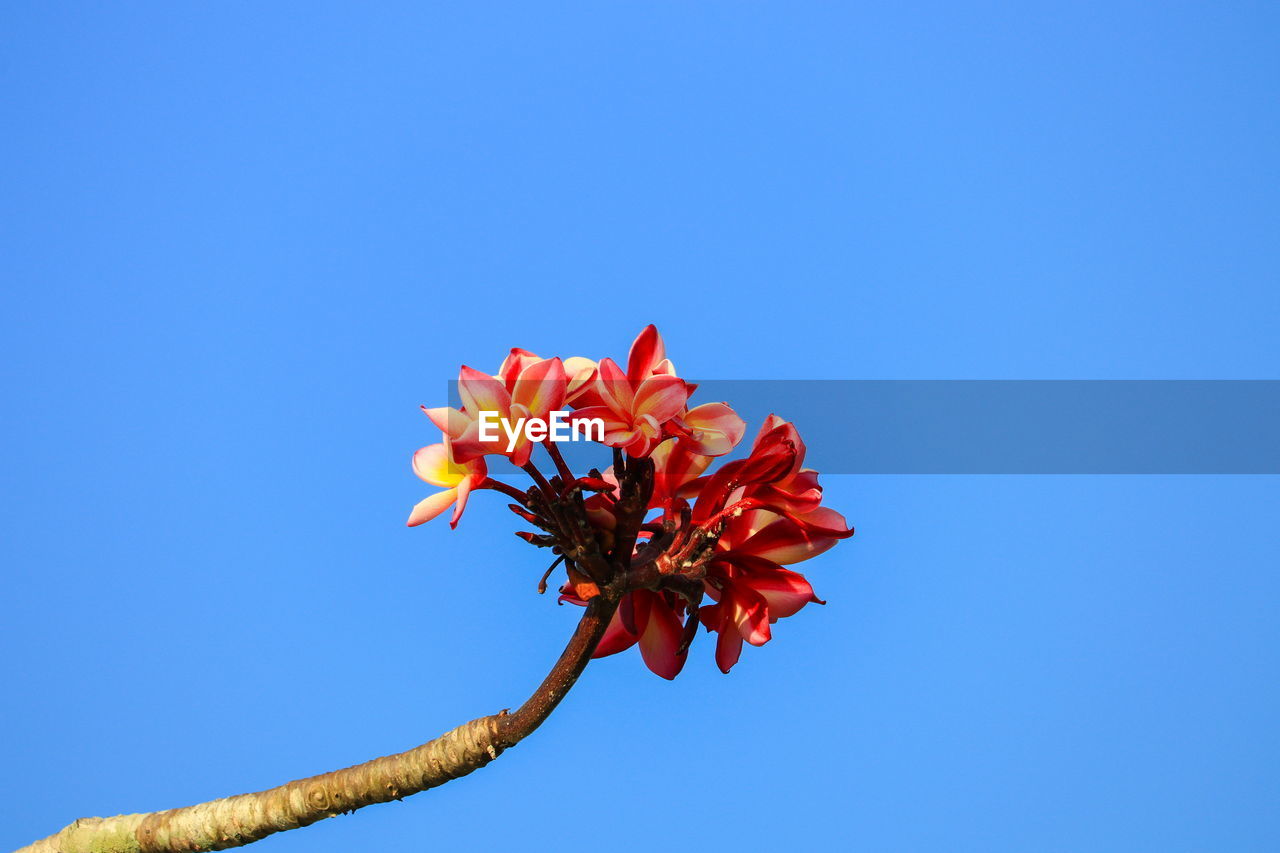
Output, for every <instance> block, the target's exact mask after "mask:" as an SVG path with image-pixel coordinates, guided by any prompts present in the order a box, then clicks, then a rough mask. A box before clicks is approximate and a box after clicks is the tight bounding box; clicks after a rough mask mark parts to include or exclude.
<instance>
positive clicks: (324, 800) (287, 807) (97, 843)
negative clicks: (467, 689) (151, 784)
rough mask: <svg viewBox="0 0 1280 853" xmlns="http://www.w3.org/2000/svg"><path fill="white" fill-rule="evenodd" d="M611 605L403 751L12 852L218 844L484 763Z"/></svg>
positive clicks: (530, 713) (514, 735)
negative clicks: (481, 713)
mask: <svg viewBox="0 0 1280 853" xmlns="http://www.w3.org/2000/svg"><path fill="white" fill-rule="evenodd" d="M616 608H617V596H616V595H613V594H604V595H601V596H598V597H597V598H594V599H592V601H591V603H590V604H589V605H588V607H587V610H586V612H585V613H584V614H583V616H582V620H581V621H580V622H579V623H578V627H577V629H576V630H575V631H574V634H573V637H572V638H571V639H570V640H569V644H568V646H567V647H566V648H565V650H564V653H563V654H561V656H560V659H559V660H558V661H557V662H556V664H555V666H554V667H553V668H552V670H551V672H550V673H549V674H548V675H547V677H546V679H544V680H543V682H542V684H541V685H540V686H539V687H538V689H537V690H536V691H534V693H533V695H532V696H530V697H529V699H528V700H527V701H526V702H525V703H524V704H523V705H521V706H520V708H519V709H517V710H516V711H515V712H514V713H511V714H508V713H506V712H505V711H504V712H503V713H501V714H496V715H493V716H489V717H481V718H479V719H477V720H472V721H471V722H469V723H464V724H463V725H461V726H458V727H457V728H456V729H453V730H452V731H449V732H446V733H445V734H443V735H441V736H440V737H438V738H436V739H435V740H432V741H429V742H427V743H424V744H423V745H422V746H419V747H415V748H414V749H411V750H409V751H407V752H401V753H397V754H395V755H387V756H383V757H382V758H375V759H373V760H372V761H366V762H365V763H363V764H357V765H355V766H354V767H347V768H345V769H342V770H334V771H332V772H330V773H324V774H321V775H319V776H311V777H308V778H306V779H298V780H296V781H293V782H289V783H287V784H284V785H281V786H279V787H277V788H271V789H269V790H266V791H259V792H257V793H254V794H238V795H236V796H234V797H225V798H223V799H220V800H212V801H210V802H207V803H200V804H199V805H194V806H187V807H185V808H179V809H170V810H168V811H163V812H151V813H148V814H132V815H117V816H116V817H108V818H81V819H80V820H77V821H76V822H75V823H73V824H71V825H70V826H68V827H66V828H65V829H63V830H62V831H61V832H59V833H57V834H56V835H51V836H49V837H48V838H45V839H42V840H41V841H37V842H35V843H34V844H31V845H28V846H27V847H23V848H22V849H21V850H19V851H17V853H171V851H172V853H179V851H203V850H222V849H225V848H228V847H239V846H241V845H244V844H249V843H250V842H253V841H257V840H258V839H260V838H265V837H266V836H268V835H271V834H273V833H276V832H282V831H284V830H286V829H296V828H298V827H300V826H306V825H308V824H311V823H315V822H316V821H318V820H322V819H324V818H327V817H333V816H335V815H337V814H340V813H342V812H347V811H354V810H356V809H359V808H363V807H365V806H368V805H372V804H374V803H385V802H389V801H391V800H398V799H401V798H403V797H407V796H409V795H410V794H416V793H418V792H419V791H425V790H427V789H428V788H434V787H436V786H438V785H443V784H444V783H445V782H448V781H450V780H452V779H457V778H458V777H459V776H465V775H467V774H468V773H470V772H472V771H473V770H477V769H479V768H481V767H483V766H485V765H486V764H488V763H489V762H490V761H492V760H493V759H495V758H497V757H498V756H499V755H500V754H502V751H503V750H505V749H507V748H509V747H511V746H514V745H515V744H516V743H518V742H519V741H520V740H522V739H523V738H525V737H526V736H528V735H529V734H530V733H531V732H533V731H534V729H536V728H537V727H538V726H539V725H541V724H542V722H543V721H544V720H546V718H547V717H548V716H550V714H551V712H552V711H553V710H555V707H556V705H558V704H559V703H560V700H561V699H563V698H564V695H565V694H566V693H567V692H568V691H569V688H570V687H572V686H573V683H574V682H575V681H576V680H577V678H578V676H579V675H581V674H582V671H583V669H585V668H586V665H587V662H588V661H589V660H590V658H591V653H592V652H593V651H595V647H596V644H597V643H598V642H599V641H600V637H601V635H602V634H603V633H604V630H605V628H606V627H608V624H609V620H610V618H612V616H613V612H614V610H615V609H616Z"/></svg>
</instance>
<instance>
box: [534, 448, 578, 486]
mask: <svg viewBox="0 0 1280 853" xmlns="http://www.w3.org/2000/svg"><path fill="white" fill-rule="evenodd" d="M542 446H543V447H545V448H547V455H549V456H550V457H551V461H552V462H554V463H555V465H556V471H557V472H558V473H559V474H560V479H561V480H563V481H564V487H565V488H566V489H567V488H569V487H570V486H572V485H573V484H574V482H575V481H576V480H577V477H575V476H573V472H572V471H570V470H569V466H568V465H567V464H566V463H565V461H564V457H563V456H561V455H560V448H558V447H556V443H555V442H554V441H552V440H551V439H547V440H546V441H544V442H543V443H542Z"/></svg>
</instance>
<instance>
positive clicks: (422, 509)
mask: <svg viewBox="0 0 1280 853" xmlns="http://www.w3.org/2000/svg"><path fill="white" fill-rule="evenodd" d="M457 498H458V490H457V489H445V490H444V491H443V492H436V493H435V494H434V495H432V496H431V497H429V498H425V499H423V500H420V501H418V503H417V504H416V505H415V506H414V508H413V511H412V512H410V513H409V521H408V522H407V525H406V526H408V527H417V526H418V525H419V524H422V523H423V522H426V521H430V520H431V519H433V518H435V517H436V516H437V515H439V514H440V513H442V512H444V511H445V510H446V509H448V508H449V507H451V506H453V502H454V501H455V500H457Z"/></svg>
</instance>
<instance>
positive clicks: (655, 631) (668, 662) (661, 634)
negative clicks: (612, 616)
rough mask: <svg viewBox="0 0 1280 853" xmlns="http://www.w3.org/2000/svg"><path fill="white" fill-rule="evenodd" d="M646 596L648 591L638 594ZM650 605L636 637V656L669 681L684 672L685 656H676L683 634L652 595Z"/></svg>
mask: <svg viewBox="0 0 1280 853" xmlns="http://www.w3.org/2000/svg"><path fill="white" fill-rule="evenodd" d="M640 591H641V592H648V590H640ZM649 594H650V595H652V596H653V597H654V599H655V600H654V601H653V602H652V604H651V605H650V607H649V613H648V619H647V620H646V621H645V625H644V632H643V633H642V634H641V635H640V654H641V656H642V657H644V663H645V666H647V667H649V669H651V670H652V671H653V672H654V673H656V674H658V675H660V676H662V677H663V678H665V679H667V680H668V681H670V680H671V679H673V678H675V677H676V676H677V675H679V674H680V670H682V669H684V662H685V659H686V658H687V657H688V652H687V651H686V652H685V653H684V654H677V653H676V652H677V650H678V649H679V648H680V640H681V637H682V636H683V634H684V624H683V623H682V622H681V621H680V617H679V616H678V615H677V614H676V612H675V611H674V610H673V609H672V608H671V606H670V605H669V604H667V603H666V602H665V601H663V600H662V598H661V596H659V595H657V594H656V593H652V592H650V593H649Z"/></svg>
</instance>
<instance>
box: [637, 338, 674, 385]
mask: <svg viewBox="0 0 1280 853" xmlns="http://www.w3.org/2000/svg"><path fill="white" fill-rule="evenodd" d="M666 351H667V349H666V346H665V345H664V344H663V343H662V335H660V334H658V327H657V326H655V325H653V324H652V323H650V324H649V325H647V326H645V327H644V328H643V329H641V330H640V334H639V335H637V336H636V339H635V341H633V342H632V344H631V351H630V352H629V353H628V354H627V378H628V379H630V380H631V382H632V383H633V384H636V385H639V384H640V383H641V382H643V381H644V380H645V379H648V378H649V376H650V375H652V374H653V371H654V368H655V367H657V366H658V364H659V363H660V362H661V361H662V360H663V359H664V358H666Z"/></svg>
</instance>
